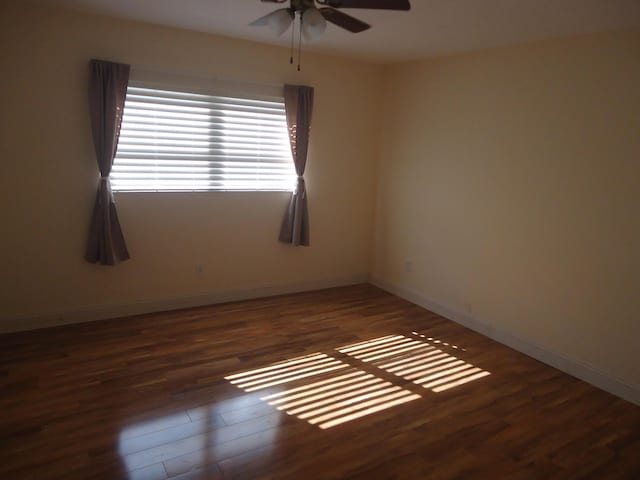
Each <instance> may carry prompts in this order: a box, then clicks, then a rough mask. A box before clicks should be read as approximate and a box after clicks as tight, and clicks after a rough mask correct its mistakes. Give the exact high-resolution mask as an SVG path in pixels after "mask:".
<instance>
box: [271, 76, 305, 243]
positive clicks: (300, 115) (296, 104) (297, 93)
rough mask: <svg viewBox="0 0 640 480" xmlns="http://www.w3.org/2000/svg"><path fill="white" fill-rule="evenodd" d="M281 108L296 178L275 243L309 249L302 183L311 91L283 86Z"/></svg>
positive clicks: (303, 87) (303, 184)
mask: <svg viewBox="0 0 640 480" xmlns="http://www.w3.org/2000/svg"><path fill="white" fill-rule="evenodd" d="M284 106H285V111H286V115H287V128H288V131H289V142H290V144H291V154H292V156H293V163H294V165H295V168H296V173H297V174H298V181H297V185H296V190H295V191H294V192H293V194H292V195H291V199H290V201H289V207H288V208H287V211H286V212H285V216H284V220H283V221H282V227H281V228H280V236H279V240H280V241H281V242H284V243H289V244H291V245H296V246H297V245H303V246H308V245H309V207H308V205H307V190H306V186H305V183H304V170H305V167H306V165H307V150H308V148H309V133H310V130H311V115H312V113H313V88H312V87H306V86H301V85H285V87H284Z"/></svg>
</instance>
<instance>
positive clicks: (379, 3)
mask: <svg viewBox="0 0 640 480" xmlns="http://www.w3.org/2000/svg"><path fill="white" fill-rule="evenodd" d="M318 3H321V4H322V5H327V6H329V7H333V8H368V9H371V10H411V4H410V3H409V0H318Z"/></svg>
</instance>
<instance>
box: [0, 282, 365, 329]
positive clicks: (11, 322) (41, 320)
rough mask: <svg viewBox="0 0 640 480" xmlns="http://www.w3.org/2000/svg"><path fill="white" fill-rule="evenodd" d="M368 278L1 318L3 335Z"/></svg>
mask: <svg viewBox="0 0 640 480" xmlns="http://www.w3.org/2000/svg"><path fill="white" fill-rule="evenodd" d="M367 280H368V277H367V275H366V274H361V275H350V276H345V277H336V278H330V279H323V280H316V281H310V282H296V283H287V284H279V285H269V286H261V287H254V288H247V289H237V290H221V291H215V292H210V293H203V294H199V295H194V296H188V297H175V298H164V299H158V300H152V301H142V302H134V303H127V304H114V305H87V306H82V307H78V308H74V309H70V310H67V311H61V312H52V313H48V314H44V315H23V316H17V317H16V316H14V317H10V318H0V333H9V332H18V331H24V330H35V329H38V328H45V327H53V326H57V325H66V324H71V323H82V322H91V321H95V320H105V319H109V318H118V317H127V316H130V315H140V314H144V313H153V312H164V311H169V310H178V309H181V308H190V307H200V306H203V305H214V304H216V303H226V302H235V301H239V300H249V299H253V298H263V297H272V296H274V295H285V294H288V293H298V292H307V291H312V290H322V289H325V288H333V287H344V286H347V285H356V284H359V283H366V282H367Z"/></svg>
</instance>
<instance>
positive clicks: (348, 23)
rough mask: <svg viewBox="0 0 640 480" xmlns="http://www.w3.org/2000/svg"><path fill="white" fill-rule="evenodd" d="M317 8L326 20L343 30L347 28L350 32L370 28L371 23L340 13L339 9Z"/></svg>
mask: <svg viewBox="0 0 640 480" xmlns="http://www.w3.org/2000/svg"><path fill="white" fill-rule="evenodd" d="M318 10H320V13H321V14H322V16H323V17H324V18H325V20H326V21H327V22H331V23H333V24H335V25H337V26H339V27H341V28H344V29H345V30H349V31H350V32H351V33H360V32H364V31H365V30H367V29H369V28H371V25H369V24H368V23H364V22H363V21H361V20H358V19H357V18H354V17H352V16H351V15H347V14H346V13H342V12H341V11H339V10H335V9H333V8H329V7H323V8H319V9H318Z"/></svg>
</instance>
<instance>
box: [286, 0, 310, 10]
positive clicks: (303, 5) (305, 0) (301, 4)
mask: <svg viewBox="0 0 640 480" xmlns="http://www.w3.org/2000/svg"><path fill="white" fill-rule="evenodd" d="M291 8H292V9H293V11H295V12H304V11H305V10H307V9H309V8H316V4H315V1H314V0H291Z"/></svg>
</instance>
